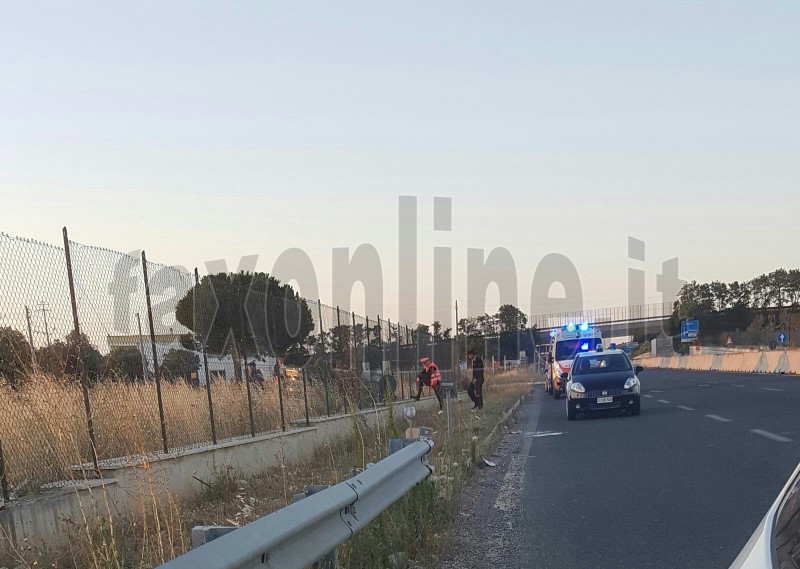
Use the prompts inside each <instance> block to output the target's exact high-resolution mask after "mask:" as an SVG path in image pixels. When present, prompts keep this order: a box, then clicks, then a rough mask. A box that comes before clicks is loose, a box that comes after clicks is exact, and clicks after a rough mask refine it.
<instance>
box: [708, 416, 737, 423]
mask: <svg viewBox="0 0 800 569" xmlns="http://www.w3.org/2000/svg"><path fill="white" fill-rule="evenodd" d="M706 417H708V418H709V419H714V420H715V421H719V422H720V423H730V422H731V420H730V419H726V418H725V417H720V416H719V415H706Z"/></svg>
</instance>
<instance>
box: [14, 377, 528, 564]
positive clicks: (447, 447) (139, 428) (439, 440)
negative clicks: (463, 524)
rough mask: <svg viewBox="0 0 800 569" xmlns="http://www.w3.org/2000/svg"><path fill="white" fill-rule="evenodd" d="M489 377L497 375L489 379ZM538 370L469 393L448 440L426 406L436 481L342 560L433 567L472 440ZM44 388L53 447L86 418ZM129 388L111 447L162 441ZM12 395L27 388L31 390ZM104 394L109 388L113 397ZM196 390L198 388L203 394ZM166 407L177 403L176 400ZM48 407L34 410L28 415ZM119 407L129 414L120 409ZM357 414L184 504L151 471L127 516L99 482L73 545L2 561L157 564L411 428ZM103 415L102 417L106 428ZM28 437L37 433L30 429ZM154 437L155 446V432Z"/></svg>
mask: <svg viewBox="0 0 800 569" xmlns="http://www.w3.org/2000/svg"><path fill="white" fill-rule="evenodd" d="M491 378H495V380H496V381H491ZM530 379H531V378H530V377H525V376H523V375H519V376H515V377H513V378H511V377H504V376H490V378H487V383H486V386H485V388H484V393H485V399H486V407H485V409H484V410H483V411H482V412H480V413H479V414H475V413H471V412H469V410H468V409H469V402H468V401H467V402H462V403H460V404H456V405H454V406H453V410H452V425H453V432H452V437H451V439H450V442H449V444H448V442H447V440H446V418H445V415H436V414H435V412H434V411H427V412H421V413H419V414H418V415H417V417H416V419H415V425H418V426H419V425H422V426H429V427H431V428H433V429H434V440H435V442H436V446H435V448H434V451H433V452H432V453H431V456H430V457H429V459H430V461H431V463H432V464H433V465H434V467H435V468H436V475H437V476H436V479H435V483H434V484H433V485H430V484H424V485H420V486H418V487H417V489H415V490H414V491H413V492H412V493H410V494H409V495H408V496H407V498H405V499H403V500H402V501H401V502H399V503H398V504H397V505H395V506H394V507H392V508H391V509H390V510H388V511H387V512H385V513H384V515H382V516H381V517H380V518H379V519H378V520H376V521H375V522H374V523H373V524H371V525H370V526H369V527H368V528H367V529H365V530H364V531H363V532H361V533H359V534H357V536H356V538H354V539H352V540H350V541H349V542H347V543H346V544H345V545H344V546H342V548H341V550H340V563H341V566H342V567H346V568H353V569H355V568H361V567H369V568H373V567H385V566H387V565H386V562H387V559H388V556H389V555H391V554H392V553H396V552H398V551H402V552H404V553H406V554H407V555H408V557H409V559H414V560H416V562H417V563H418V564H420V566H431V565H432V564H433V563H434V562H435V560H436V559H437V558H438V556H439V554H440V553H441V552H442V549H443V547H444V544H446V543H447V541H448V540H447V539H444V536H445V535H446V534H447V533H448V532H449V531H450V529H449V528H450V527H451V524H452V523H453V520H454V515H455V512H456V508H457V505H458V499H459V496H460V489H461V487H462V486H463V484H464V482H465V481H466V478H467V477H468V476H469V473H470V472H471V468H472V462H473V460H472V458H473V457H472V456H471V455H472V454H473V452H474V450H473V448H474V444H475V443H474V442H473V441H474V440H475V439H476V438H477V439H480V440H483V438H484V437H486V436H487V434H488V433H489V432H490V431H491V430H492V428H493V427H494V426H495V425H496V424H497V421H498V420H499V418H500V417H501V416H502V415H503V414H504V413H505V411H506V410H507V409H508V408H509V407H510V406H511V405H512V404H513V403H514V402H515V401H516V400H517V399H518V398H519V397H520V395H522V394H524V393H526V392H528V391H529V390H530V386H529V385H526V384H525V383H523V382H524V381H525V380H528V381H530ZM225 385H226V387H230V393H227V396H228V397H229V398H230V399H235V398H238V397H240V396H241V393H240V391H238V390H240V389H242V388H243V386H241V387H240V386H237V385H236V384H225ZM109 387H113V386H109ZM120 387H122V386H116V388H117V389H119V388H120ZM215 387H216V386H215ZM43 389H53V390H54V391H52V392H48V394H49V396H51V397H52V396H54V395H55V396H58V397H61V398H62V399H63V400H64V404H63V405H46V404H44V403H41V401H43V400H46V399H47V398H46V397H44V396H43V395H44V393H42V394H41V395H37V396H34V397H33V399H34V400H36V401H37V402H39V403H36V405H38V406H37V407H36V409H37V410H38V411H39V413H42V414H44V413H45V412H51V413H53V415H52V416H51V420H48V421H43V423H44V426H45V427H46V429H49V430H46V429H44V428H42V429H37V430H36V432H35V435H36V437H37V438H36V439H35V440H36V441H37V442H38V444H40V445H42V448H45V447H48V446H53V445H48V438H47V434H48V433H50V434H51V435H55V434H56V433H58V432H59V430H58V429H56V428H55V427H54V425H56V424H57V423H56V419H59V420H62V421H64V422H65V423H64V424H65V425H66V426H68V428H69V429H73V428H74V429H76V430H78V432H81V431H80V430H81V428H82V427H83V421H84V417H83V407H82V400H81V399H80V390H79V389H76V388H74V387H72V386H64V385H48V384H46V385H45V386H44V387H43ZM125 389H126V391H125V394H126V397H127V398H128V400H129V401H130V404H129V405H128V409H129V410H130V411H129V413H130V416H129V418H128V419H126V420H125V422H124V424H125V426H126V428H127V430H130V431H131V432H130V433H128V434H126V435H124V440H123V439H122V435H121V434H120V435H118V437H120V440H118V441H106V444H107V445H108V446H107V447H106V448H108V449H112V448H114V449H118V448H123V446H124V445H129V444H133V445H134V446H135V444H136V443H137V442H141V443H144V442H146V441H147V438H148V437H153V436H154V437H155V440H156V442H157V441H158V433H159V430H158V422H157V417H154V416H153V414H152V413H149V414H147V415H146V416H138V415H136V413H135V411H134V410H135V409H136V408H138V407H139V406H144V405H145V403H148V402H149V401H150V400H149V399H147V398H148V397H154V394H153V393H150V391H149V386H142V385H139V386H131V387H125ZM187 391H188V393H189V395H191V394H194V391H197V390H191V388H188V387H186V386H184V385H175V386H168V387H167V389H165V390H164V396H165V404H166V402H167V400H168V398H170V397H172V396H173V395H174V396H176V397H174V398H172V399H169V400H170V401H171V403H173V404H179V403H180V402H181V401H184V400H185V398H186V397H188V396H189V395H187V393H186V392H187ZM217 391H218V392H219V394H220V395H224V394H226V391H225V390H223V389H222V388H220V389H218V390H217ZM200 394H201V395H202V396H203V397H205V392H204V391H200ZM12 395H13V396H15V397H22V396H24V395H25V394H24V393H22V394H12ZM102 395H106V396H107V397H108V398H107V400H104V399H103V398H102ZM178 395H180V398H178V397H177V396H178ZM29 396H30V394H29ZM194 396H195V397H197V395H196V394H195V395H194ZM120 397H121V396H120V395H117V394H113V393H108V394H106V393H102V394H99V395H96V396H95V397H94V399H96V400H97V405H98V406H101V405H104V404H105V405H114V404H116V403H117V402H119V401H120ZM215 397H217V395H215ZM261 398H263V399H264V402H265V405H266V404H268V403H270V401H271V400H270V399H269V398H270V395H269V393H264V394H259V399H261ZM215 404H216V399H215ZM198 405H200V403H198ZM222 405H223V404H222V403H220V408H221V409H228V408H226V407H223V406H222ZM165 406H166V407H167V408H168V409H169V408H170V407H169V405H165ZM203 409H204V407H202V406H200V410H199V411H198V413H202V410H203ZM227 412H228V413H238V415H237V417H238V418H239V419H244V420H245V424H247V416H246V406H245V408H244V412H243V411H242V407H241V406H238V407H237V406H236V405H232V406H231V407H230V408H229V409H228V411H227ZM41 416H42V415H41V414H32V415H30V416H29V418H30V419H36V418H39V417H41ZM116 416H117V417H118V418H119V420H123V418H121V417H120V413H117V414H116ZM351 416H352V418H353V422H352V432H351V435H350V436H349V437H347V438H345V439H344V440H340V441H331V442H330V443H329V444H326V445H325V446H323V447H320V448H318V449H316V451H315V453H314V455H313V456H311V457H310V458H308V459H307V460H304V461H301V462H298V463H294V464H284V465H282V466H280V467H276V468H271V469H268V470H265V471H264V472H262V473H260V474H258V475H257V476H249V477H245V476H242V475H241V474H240V473H238V472H236V471H235V470H233V469H230V468H228V469H224V470H222V471H220V472H218V473H217V476H216V478H215V480H213V481H211V483H210V485H209V486H207V487H206V488H205V490H204V492H203V493H202V495H200V496H199V497H198V499H197V500H196V501H194V502H193V503H188V504H187V503H178V502H177V501H176V500H175V499H173V498H171V497H170V496H169V495H166V496H165V494H164V491H163V488H161V485H160V483H159V481H156V480H143V482H142V485H141V488H140V492H139V496H138V497H137V502H138V504H139V506H138V508H137V511H136V512H134V513H132V514H130V515H128V516H125V517H120V516H118V515H116V514H114V512H115V508H114V505H113V504H110V503H108V502H109V498H108V496H107V495H106V494H105V493H104V492H103V491H102V490H97V491H95V495H94V496H93V499H92V500H91V503H90V504H87V506H86V512H85V514H84V519H83V520H73V521H72V522H69V523H73V524H74V525H75V531H74V532H71V543H70V547H69V548H68V549H66V550H63V551H57V552H54V551H46V550H37V549H35V548H30V549H29V550H28V551H26V552H23V553H22V554H20V555H19V556H18V558H16V559H13V560H3V559H0V565H2V564H3V562H5V561H10V562H11V563H10V566H20V567H34V566H36V567H41V566H44V565H50V566H52V567H75V568H78V567H80V568H84V567H92V568H94V569H101V568H102V569H106V568H137V569H138V568H146V567H154V566H156V565H158V564H160V563H163V562H164V561H166V560H168V559H170V558H172V557H174V556H176V555H179V554H180V553H182V552H183V551H186V549H187V548H188V546H189V534H190V531H191V528H192V527H193V526H195V525H206V524H222V525H231V524H245V523H248V522H249V521H252V520H253V519H256V518H257V517H260V516H263V515H266V514H268V513H270V512H272V511H275V510H277V509H279V508H281V507H283V506H285V505H287V504H288V503H289V502H290V501H291V499H292V496H293V495H295V494H297V493H300V492H302V489H303V487H304V486H305V485H310V484H335V483H337V482H339V481H341V480H343V479H345V478H347V477H348V476H349V475H350V474H351V472H352V470H353V468H361V467H363V465H364V464H365V463H368V462H374V461H377V460H380V459H381V458H382V457H383V456H384V455H385V452H386V450H385V447H386V439H387V437H389V436H393V434H392V433H393V432H394V433H398V432H401V431H402V430H403V429H404V428H405V427H406V424H405V421H403V420H402V419H401V418H400V413H399V409H397V413H396V415H395V417H394V419H393V420H392V419H387V420H385V421H381V423H380V424H379V425H378V426H377V427H374V428H373V427H369V426H368V425H367V423H366V421H365V420H364V419H363V418H360V417H359V416H357V415H355V414H353V415H351ZM8 423H9V421H7V420H5V418H4V416H3V418H0V429H8V428H9V425H8ZM102 424H103V423H100V424H98V428H100V425H102ZM1 432H4V433H5V431H1ZM14 432H15V433H16V435H17V436H22V435H24V434H25V433H22V432H20V430H17V431H14ZM188 432H197V433H200V432H202V431H188ZM154 433H155V434H154ZM43 438H44V440H42V439H43ZM29 440H33V439H32V438H31V437H30V436H29ZM70 440H71V439H70V438H69V437H65V438H64V440H63V445H61V446H63V447H64V448H54V449H53V456H59V457H60V459H61V460H62V464H63V465H66V466H68V465H70V464H72V463H74V461H73V460H71V458H70V457H76V456H77V454H79V453H77V451H75V450H73V451H71V453H70V451H69V450H68V448H69V445H70V442H69V441H70ZM73 443H74V441H73ZM150 444H151V446H152V441H151V442H150ZM76 448H77V447H76ZM59 453H60V454H59ZM64 523H67V522H64Z"/></svg>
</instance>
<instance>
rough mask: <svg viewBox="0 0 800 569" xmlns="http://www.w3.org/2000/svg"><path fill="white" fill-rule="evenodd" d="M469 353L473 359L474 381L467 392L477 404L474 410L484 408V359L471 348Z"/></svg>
mask: <svg viewBox="0 0 800 569" xmlns="http://www.w3.org/2000/svg"><path fill="white" fill-rule="evenodd" d="M468 355H469V359H470V360H472V381H471V382H470V384H469V387H468V388H467V394H468V395H469V398H470V399H472V403H474V405H475V406H474V407H473V408H472V410H473V411H474V410H476V409H483V359H482V358H481V357H480V356H479V355H476V354H475V352H474V351H473V350H470V351H469V354H468Z"/></svg>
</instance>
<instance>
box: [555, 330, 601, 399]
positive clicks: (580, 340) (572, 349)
mask: <svg viewBox="0 0 800 569" xmlns="http://www.w3.org/2000/svg"><path fill="white" fill-rule="evenodd" d="M598 346H599V347H600V349H601V350H602V349H603V333H602V332H601V331H600V329H599V328H595V327H594V326H591V325H590V324H589V323H588V322H584V323H582V324H573V323H572V322H570V323H569V324H567V325H566V326H564V327H563V328H561V329H559V330H553V331H552V332H550V356H549V357H548V364H549V366H548V367H549V369H548V370H547V376H546V379H545V389H546V390H547V393H549V394H551V395H553V397H555V398H556V399H560V398H561V396H562V395H564V393H565V392H566V386H567V381H566V379H564V377H566V374H568V373H569V370H570V369H571V368H572V362H573V361H574V360H575V354H577V353H579V352H592V351H595V350H597V348H598Z"/></svg>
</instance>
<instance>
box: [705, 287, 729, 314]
mask: <svg viewBox="0 0 800 569" xmlns="http://www.w3.org/2000/svg"><path fill="white" fill-rule="evenodd" d="M709 290H710V292H711V294H712V296H713V297H714V309H715V310H716V311H717V312H719V311H721V310H725V309H726V308H728V305H729V304H730V302H731V291H730V287H728V285H727V284H726V283H723V282H720V281H714V282H712V283H711V284H710V285H709Z"/></svg>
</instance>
